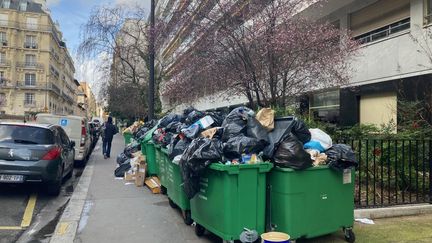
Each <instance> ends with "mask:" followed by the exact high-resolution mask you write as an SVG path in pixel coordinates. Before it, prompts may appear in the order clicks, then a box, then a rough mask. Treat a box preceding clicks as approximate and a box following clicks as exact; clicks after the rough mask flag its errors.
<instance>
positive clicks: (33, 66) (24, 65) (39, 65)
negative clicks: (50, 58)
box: [16, 62, 44, 69]
mask: <svg viewBox="0 0 432 243" xmlns="http://www.w3.org/2000/svg"><path fill="white" fill-rule="evenodd" d="M16 66H17V67H19V68H27V69H44V65H43V64H42V63H39V62H17V64H16Z"/></svg>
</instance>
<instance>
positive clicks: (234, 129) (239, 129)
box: [222, 107, 254, 142]
mask: <svg viewBox="0 0 432 243" xmlns="http://www.w3.org/2000/svg"><path fill="white" fill-rule="evenodd" d="M253 114H254V112H253V111H252V110H251V109H249V108H246V107H239V108H236V109H234V110H232V111H231V112H230V113H229V114H228V116H227V117H226V118H225V120H224V122H223V123H222V127H223V129H224V130H223V135H222V141H224V142H226V141H228V140H229V139H230V138H232V137H237V136H239V135H246V132H247V120H248V118H249V117H251V116H253Z"/></svg>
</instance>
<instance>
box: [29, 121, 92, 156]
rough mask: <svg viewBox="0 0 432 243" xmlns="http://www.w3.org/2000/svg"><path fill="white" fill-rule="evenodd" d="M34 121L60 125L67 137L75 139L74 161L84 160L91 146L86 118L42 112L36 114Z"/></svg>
mask: <svg viewBox="0 0 432 243" xmlns="http://www.w3.org/2000/svg"><path fill="white" fill-rule="evenodd" d="M36 122H37V123H48V124H56V125H60V126H61V127H62V128H63V129H64V130H65V132H66V134H67V135H68V136H69V139H70V140H72V141H75V144H76V145H75V161H77V162H80V163H85V162H86V159H87V158H88V156H89V153H90V148H91V136H90V129H89V125H88V123H87V118H85V117H81V116H59V115H53V114H46V113H42V114H37V116H36Z"/></svg>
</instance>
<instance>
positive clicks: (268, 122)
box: [256, 108, 275, 132]
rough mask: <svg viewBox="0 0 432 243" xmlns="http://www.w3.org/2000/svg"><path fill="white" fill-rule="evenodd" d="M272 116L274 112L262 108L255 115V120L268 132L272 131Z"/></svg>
mask: <svg viewBox="0 0 432 243" xmlns="http://www.w3.org/2000/svg"><path fill="white" fill-rule="evenodd" d="M274 114H275V112H274V110H272V109H271V108H262V109H261V110H260V111H258V113H257V114H256V119H257V120H258V121H259V122H260V123H261V125H262V126H263V127H264V128H265V129H267V131H269V132H270V131H271V130H273V129H274Z"/></svg>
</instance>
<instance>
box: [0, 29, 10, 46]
mask: <svg viewBox="0 0 432 243" xmlns="http://www.w3.org/2000/svg"><path fill="white" fill-rule="evenodd" d="M0 44H1V45H3V46H7V44H8V42H7V38H6V32H0Z"/></svg>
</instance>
